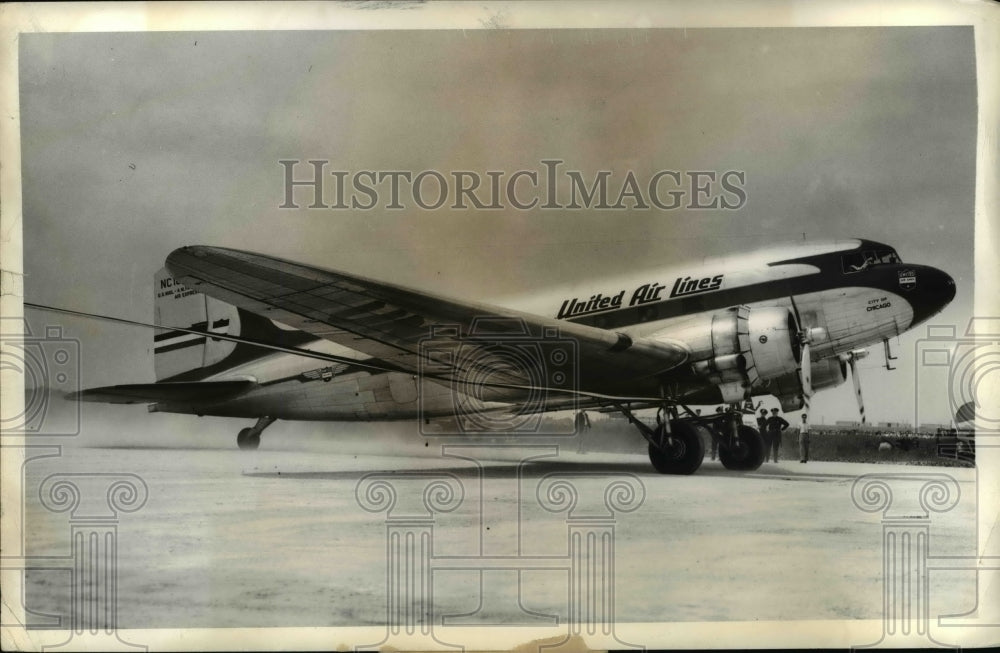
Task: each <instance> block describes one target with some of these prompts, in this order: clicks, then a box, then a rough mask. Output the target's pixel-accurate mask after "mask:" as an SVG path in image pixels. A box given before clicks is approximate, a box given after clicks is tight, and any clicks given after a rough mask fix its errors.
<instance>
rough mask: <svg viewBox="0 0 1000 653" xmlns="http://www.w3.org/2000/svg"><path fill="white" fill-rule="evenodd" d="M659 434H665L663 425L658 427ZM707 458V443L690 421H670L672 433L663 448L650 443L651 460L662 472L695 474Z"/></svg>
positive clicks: (657, 432) (657, 469)
mask: <svg viewBox="0 0 1000 653" xmlns="http://www.w3.org/2000/svg"><path fill="white" fill-rule="evenodd" d="M656 434H657V436H662V435H663V425H662V424H661V425H660V426H658V427H656ZM704 458H705V443H704V442H702V440H701V435H699V433H698V430H697V429H696V428H695V427H694V425H692V424H690V423H689V422H684V421H681V420H676V419H675V420H673V421H672V422H670V435H668V436H667V438H666V441H665V443H664V445H663V448H662V449H661V448H660V447H657V446H656V445H654V444H653V443H650V444H649V461H650V462H651V463H653V467H655V468H656V471H658V472H660V473H661V474H694V473H695V472H696V471H697V470H698V468H699V467H701V461H702V460H703V459H704Z"/></svg>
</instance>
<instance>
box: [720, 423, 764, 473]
mask: <svg viewBox="0 0 1000 653" xmlns="http://www.w3.org/2000/svg"><path fill="white" fill-rule="evenodd" d="M766 454H767V452H766V451H764V438H762V437H761V435H760V432H758V431H757V429H755V428H751V427H749V426H746V425H744V424H740V425H739V427H738V428H737V431H736V434H735V435H731V434H730V435H723V436H722V437H721V438H720V439H719V460H720V461H721V462H722V464H723V466H725V468H726V469H731V470H733V471H740V472H751V471H753V470H755V469H757V468H758V467H760V466H761V464H762V463H763V462H764V456H765V455H766Z"/></svg>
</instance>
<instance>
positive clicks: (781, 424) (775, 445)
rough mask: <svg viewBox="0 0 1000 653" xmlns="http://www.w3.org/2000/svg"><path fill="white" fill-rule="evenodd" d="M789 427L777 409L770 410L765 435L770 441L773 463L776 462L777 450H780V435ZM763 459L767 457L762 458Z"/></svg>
mask: <svg viewBox="0 0 1000 653" xmlns="http://www.w3.org/2000/svg"><path fill="white" fill-rule="evenodd" d="M789 426H790V424H789V423H788V422H786V421H785V418H783V417H782V416H781V415H779V414H778V409H777V408H772V409H771V416H770V417H768V418H767V435H768V437H769V438H770V439H771V449H772V450H773V451H774V462H778V450H779V449H781V433H782V431H784V430H785V429H787V428H788V427H789ZM764 458H765V459H766V458H767V456H765V457H764Z"/></svg>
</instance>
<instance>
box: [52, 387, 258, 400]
mask: <svg viewBox="0 0 1000 653" xmlns="http://www.w3.org/2000/svg"><path fill="white" fill-rule="evenodd" d="M256 385H257V384H256V383H254V382H253V381H199V382H194V383H133V384H129V385H109V386H105V387H103V388H91V389H89V390H80V391H79V392H70V393H68V394H67V395H66V398H67V399H69V400H71V401H94V402H99V403H104V404H148V403H151V402H167V403H187V402H197V403H211V402H215V401H225V400H227V399H232V398H233V397H236V396H238V395H241V394H243V393H244V392H247V391H249V390H251V389H253V387H254V386H256Z"/></svg>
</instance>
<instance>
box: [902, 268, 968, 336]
mask: <svg viewBox="0 0 1000 653" xmlns="http://www.w3.org/2000/svg"><path fill="white" fill-rule="evenodd" d="M909 283H912V284H913V286H912V290H911V291H910V292H908V293H905V295H904V296H905V297H906V298H907V300H909V302H910V304H911V305H912V306H913V324H912V325H911V326H913V325H916V324H919V323H921V322H924V321H926V320H927V319H929V318H931V317H933V316H934V315H937V314H938V313H940V312H941V309H943V308H944V307H945V306H947V305H948V304H949V303H951V300H953V299H955V280H954V279H952V278H951V275H949V274H948V273H947V272H944V271H942V270H938V269H937V268H932V267H930V266H925V265H918V266H913V270H912V276H911V277H910V278H907V277H906V276H904V273H903V272H900V286H902V287H904V289H905V285H906V284H909Z"/></svg>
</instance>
